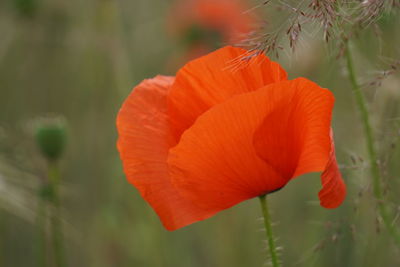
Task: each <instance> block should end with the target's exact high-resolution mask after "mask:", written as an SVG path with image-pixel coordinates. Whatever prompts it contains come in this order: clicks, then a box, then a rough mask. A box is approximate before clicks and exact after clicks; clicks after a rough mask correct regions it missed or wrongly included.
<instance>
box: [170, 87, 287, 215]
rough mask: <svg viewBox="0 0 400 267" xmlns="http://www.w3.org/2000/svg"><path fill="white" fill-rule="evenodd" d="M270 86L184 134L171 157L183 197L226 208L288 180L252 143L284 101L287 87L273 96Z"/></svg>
mask: <svg viewBox="0 0 400 267" xmlns="http://www.w3.org/2000/svg"><path fill="white" fill-rule="evenodd" d="M270 86H271V85H270ZM270 86H266V87H264V88H262V89H259V90H257V91H253V92H250V93H244V94H240V95H237V96H234V97H232V98H230V99H229V100H227V101H225V102H223V103H221V104H219V105H216V106H214V107H213V108H211V109H210V110H208V111H206V112H205V113H204V114H202V115H201V116H200V117H199V118H198V119H197V120H196V122H195V123H194V124H193V125H192V126H191V127H190V128H189V129H188V130H186V131H185V132H184V133H183V135H182V136H181V139H180V142H179V143H178V145H177V146H175V147H174V148H172V149H171V150H170V153H169V157H168V164H169V167H170V174H171V180H172V183H173V184H174V185H175V186H176V187H177V188H178V190H179V191H180V192H181V193H182V195H184V196H185V197H187V198H189V199H192V200H193V201H194V202H196V203H197V204H198V205H199V206H202V207H204V208H212V209H216V210H223V209H226V208H229V207H231V206H233V205H235V204H237V203H239V202H241V201H244V200H246V199H249V198H253V197H256V196H259V195H263V194H265V193H268V192H272V191H275V190H277V189H279V188H281V187H283V186H284V185H285V184H286V182H287V180H286V179H284V177H282V176H281V175H280V174H279V173H278V172H276V171H275V169H274V168H273V167H272V166H271V165H269V164H268V163H267V162H265V161H263V160H262V159H261V158H260V157H259V156H258V155H257V152H256V150H255V147H254V145H253V136H254V133H255V131H256V130H257V129H258V127H259V125H260V124H261V123H262V122H263V120H264V118H265V117H266V116H268V114H269V113H270V112H273V111H274V110H275V109H276V108H278V107H281V106H282V105H283V104H285V103H284V102H285V101H284V98H285V95H286V93H285V94H281V93H280V92H286V91H280V90H278V91H277V92H276V93H275V94H274V93H273V91H272V90H269V89H270V88H269V87H270Z"/></svg>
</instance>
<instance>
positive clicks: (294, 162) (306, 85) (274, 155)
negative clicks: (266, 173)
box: [254, 78, 346, 208]
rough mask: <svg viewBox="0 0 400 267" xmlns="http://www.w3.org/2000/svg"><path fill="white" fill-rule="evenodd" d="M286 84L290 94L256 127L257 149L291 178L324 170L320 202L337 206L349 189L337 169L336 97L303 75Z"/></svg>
mask: <svg viewBox="0 0 400 267" xmlns="http://www.w3.org/2000/svg"><path fill="white" fill-rule="evenodd" d="M286 86H288V87H286ZM286 86H285V90H290V91H291V96H290V97H287V98H286V101H287V102H286V105H284V106H281V107H280V108H278V109H275V110H274V112H272V113H270V114H269V115H268V116H267V117H265V119H264V121H263V123H262V124H261V126H260V127H259V128H258V129H257V131H256V133H255V135H254V145H255V147H256V151H257V153H258V155H259V156H260V157H261V158H262V159H263V160H264V161H266V162H267V163H268V164H270V165H271V166H273V167H274V168H275V169H276V171H277V172H278V173H280V174H281V175H282V176H283V177H285V179H288V180H289V179H292V178H294V177H298V176H300V175H302V174H305V173H309V172H323V173H322V175H321V180H322V185H323V189H322V190H321V192H320V194H319V197H320V200H321V205H322V206H323V207H326V208H335V207H337V206H339V205H340V204H341V203H342V201H343V200H344V197H345V191H346V190H345V186H344V183H343V180H342V177H341V174H340V172H339V170H338V168H337V163H336V158H335V151H334V144H333V141H332V133H331V126H330V124H331V117H332V109H333V105H334V97H333V95H332V93H331V92H330V91H329V90H326V89H323V88H321V87H319V86H318V85H317V84H315V83H313V82H311V81H309V80H306V79H303V78H299V79H296V80H294V81H291V82H286ZM273 87H275V89H273V90H274V91H278V90H282V85H281V84H274V85H271V89H272V88H273Z"/></svg>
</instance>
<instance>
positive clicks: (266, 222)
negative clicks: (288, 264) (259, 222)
mask: <svg viewBox="0 0 400 267" xmlns="http://www.w3.org/2000/svg"><path fill="white" fill-rule="evenodd" d="M258 198H259V199H260V203H261V209H262V213H263V216H264V226H265V232H266V234H267V241H268V247H269V252H270V254H271V261H272V266H273V267H279V266H280V263H279V259H278V253H277V249H276V245H275V240H274V236H273V234H272V224H271V215H270V214H269V210H268V201H267V195H262V196H259V197H258Z"/></svg>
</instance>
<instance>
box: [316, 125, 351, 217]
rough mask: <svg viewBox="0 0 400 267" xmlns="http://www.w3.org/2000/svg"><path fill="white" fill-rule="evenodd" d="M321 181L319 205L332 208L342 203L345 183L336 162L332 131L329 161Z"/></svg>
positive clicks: (344, 195) (344, 194)
mask: <svg viewBox="0 0 400 267" xmlns="http://www.w3.org/2000/svg"><path fill="white" fill-rule="evenodd" d="M321 181H322V189H321V191H320V192H319V194H318V196H319V199H320V202H321V206H323V207H325V208H327V209H333V208H336V207H338V206H339V205H340V204H342V202H343V200H344V199H345V197H346V185H345V184H344V182H343V179H342V175H341V173H340V171H339V168H338V165H337V162H336V156H335V144H334V142H333V134H332V131H331V151H330V155H329V161H328V164H327V165H326V167H325V170H324V172H323V173H322V175H321Z"/></svg>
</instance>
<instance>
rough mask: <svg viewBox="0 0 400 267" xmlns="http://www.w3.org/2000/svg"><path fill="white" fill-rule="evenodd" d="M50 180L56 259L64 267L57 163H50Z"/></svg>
mask: <svg viewBox="0 0 400 267" xmlns="http://www.w3.org/2000/svg"><path fill="white" fill-rule="evenodd" d="M49 179H50V183H51V186H52V204H53V212H52V215H51V229H52V238H53V248H54V254H55V255H54V257H55V262H56V266H57V267H64V266H66V264H65V258H64V247H63V246H64V244H63V243H64V242H63V232H62V223H61V211H60V209H61V208H60V196H59V183H60V170H59V168H58V165H57V162H49Z"/></svg>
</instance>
